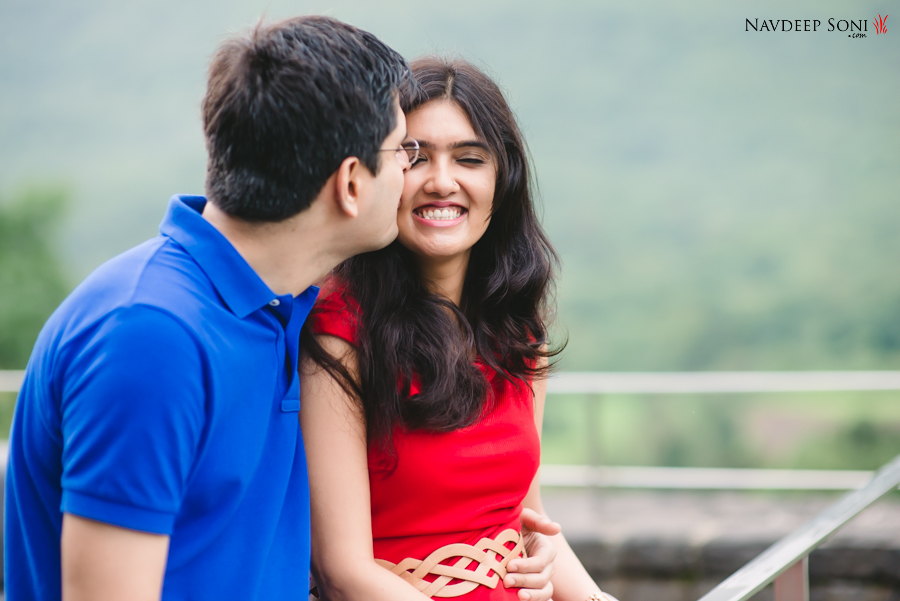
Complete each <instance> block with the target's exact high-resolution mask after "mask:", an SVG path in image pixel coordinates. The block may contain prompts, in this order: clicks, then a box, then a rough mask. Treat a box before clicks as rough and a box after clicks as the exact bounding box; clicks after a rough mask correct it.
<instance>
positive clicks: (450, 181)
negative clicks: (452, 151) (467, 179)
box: [425, 161, 459, 196]
mask: <svg viewBox="0 0 900 601" xmlns="http://www.w3.org/2000/svg"><path fill="white" fill-rule="evenodd" d="M430 167H431V170H430V171H429V173H428V179H427V180H426V181H425V192H427V193H429V194H437V195H438V196H449V195H451V194H453V193H454V192H457V191H458V190H459V184H458V183H457V182H456V178H455V177H454V176H453V169H452V167H451V165H450V164H448V163H447V162H446V161H433V162H432V163H431V165H430Z"/></svg>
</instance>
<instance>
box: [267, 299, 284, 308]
mask: <svg viewBox="0 0 900 601" xmlns="http://www.w3.org/2000/svg"><path fill="white" fill-rule="evenodd" d="M280 304H281V301H280V300H278V299H277V298H273V299H272V300H270V301H269V306H270V307H277V306H278V305H280Z"/></svg>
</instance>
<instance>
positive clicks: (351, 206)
mask: <svg viewBox="0 0 900 601" xmlns="http://www.w3.org/2000/svg"><path fill="white" fill-rule="evenodd" d="M367 171H368V170H367V169H366V167H365V165H363V164H362V162H360V160H359V158H358V157H347V158H346V159H344V160H343V161H341V165H340V167H338V168H337V171H336V172H335V178H334V179H335V181H334V185H335V202H336V203H337V208H338V210H339V211H341V213H343V214H344V215H346V216H347V217H356V216H357V215H359V199H360V193H361V192H362V188H363V185H364V183H363V175H364V174H365V173H366V172H367Z"/></svg>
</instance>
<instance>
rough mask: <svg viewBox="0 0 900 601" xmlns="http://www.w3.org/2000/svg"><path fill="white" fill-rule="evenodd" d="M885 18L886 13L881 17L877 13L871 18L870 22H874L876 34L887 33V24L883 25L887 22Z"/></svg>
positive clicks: (886, 16)
mask: <svg viewBox="0 0 900 601" xmlns="http://www.w3.org/2000/svg"><path fill="white" fill-rule="evenodd" d="M887 18H888V15H884V16H883V17H882V16H881V15H878V16H877V17H875V18H874V19H872V23H874V24H875V33H876V34H882V33H887V25H885V23H886V22H887Z"/></svg>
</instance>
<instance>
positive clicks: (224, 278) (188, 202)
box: [159, 195, 278, 319]
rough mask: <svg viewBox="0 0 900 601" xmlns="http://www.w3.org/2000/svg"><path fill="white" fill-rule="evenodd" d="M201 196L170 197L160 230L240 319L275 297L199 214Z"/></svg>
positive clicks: (232, 247) (226, 241)
mask: <svg viewBox="0 0 900 601" xmlns="http://www.w3.org/2000/svg"><path fill="white" fill-rule="evenodd" d="M205 205H206V198H204V197H203V196H187V195H184V196H179V195H176V196H173V197H172V199H171V200H170V201H169V209H168V211H167V212H166V216H165V217H164V218H163V221H162V223H161V224H160V227H159V231H160V233H161V234H162V235H164V236H168V237H169V238H171V239H173V240H174V241H175V242H177V243H178V244H180V245H181V246H182V247H183V248H184V249H185V250H186V251H187V252H188V254H190V255H191V257H192V258H193V259H194V261H196V262H197V264H198V265H199V266H200V268H201V269H202V270H203V272H204V273H206V276H207V277H208V278H209V279H210V281H211V282H212V284H213V286H215V288H216V290H217V291H218V292H219V295H220V296H221V297H222V300H223V301H224V302H225V304H226V305H227V306H228V308H229V309H231V312H232V313H234V314H235V315H236V316H237V317H239V318H241V319H243V318H245V317H247V316H248V315H250V314H251V313H253V312H254V311H257V310H259V309H260V308H261V307H264V306H265V305H267V304H268V303H269V302H270V301H272V300H273V299H275V298H276V297H277V296H278V295H276V294H275V293H274V292H272V290H271V289H270V288H269V287H268V286H267V285H266V283H265V282H263V281H262V279H261V278H260V277H259V275H257V273H256V272H255V271H254V270H253V268H252V267H250V264H249V263H247V261H246V260H245V259H244V257H242V256H241V254H240V253H239V252H238V251H237V249H236V248H235V247H234V246H233V245H232V244H231V242H229V241H228V239H227V238H226V237H225V236H223V235H222V233H221V232H220V231H219V230H217V229H216V228H215V227H214V226H213V225H212V224H211V223H210V222H208V221H207V220H206V219H204V218H203V215H201V213H202V211H203V207H204V206H205Z"/></svg>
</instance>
